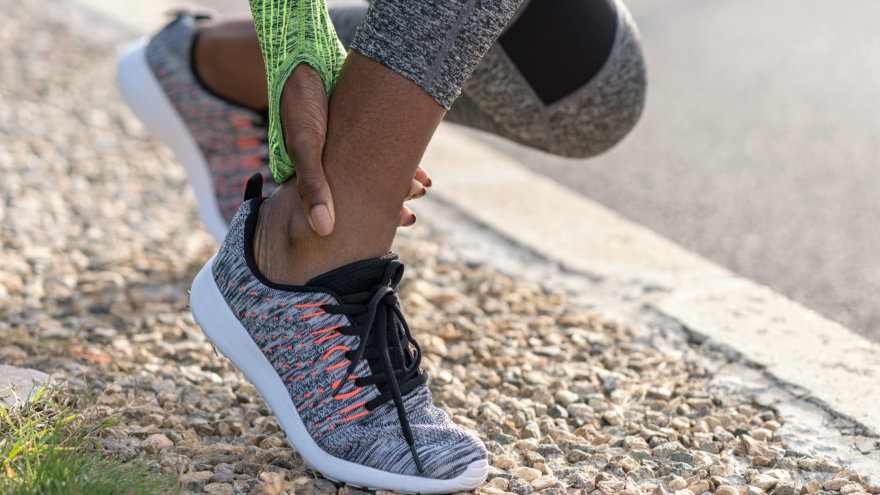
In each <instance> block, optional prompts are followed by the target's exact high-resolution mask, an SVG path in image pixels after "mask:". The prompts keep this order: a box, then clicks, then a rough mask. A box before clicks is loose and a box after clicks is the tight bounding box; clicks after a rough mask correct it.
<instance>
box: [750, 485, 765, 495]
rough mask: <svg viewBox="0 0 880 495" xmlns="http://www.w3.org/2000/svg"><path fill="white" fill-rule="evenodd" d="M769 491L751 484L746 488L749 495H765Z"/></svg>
mask: <svg viewBox="0 0 880 495" xmlns="http://www.w3.org/2000/svg"><path fill="white" fill-rule="evenodd" d="M766 493H767V492H765V491H764V490H762V489H760V488H758V487H757V486H749V487H748V488H746V494H747V495H765V494H766Z"/></svg>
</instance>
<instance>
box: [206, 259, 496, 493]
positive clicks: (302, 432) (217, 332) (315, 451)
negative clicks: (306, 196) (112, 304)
mask: <svg viewBox="0 0 880 495" xmlns="http://www.w3.org/2000/svg"><path fill="white" fill-rule="evenodd" d="M213 264H214V258H211V260H210V261H208V263H207V264H206V265H205V266H204V267H203V268H202V269H201V271H199V274H198V275H196V278H195V280H194V281H193V286H192V292H191V294H190V308H191V309H192V314H193V318H195V320H196V323H198V324H199V326H200V327H202V332H204V334H205V336H207V338H208V340H210V341H211V342H212V343H213V344H214V346H216V347H217V349H218V350H219V351H220V352H221V353H223V355H224V356H226V357H227V358H229V360H230V361H232V364H233V365H235V367H236V368H238V369H239V370H241V372H242V373H243V374H244V376H245V378H247V379H248V381H250V382H251V383H253V384H254V387H255V388H256V389H257V392H259V394H260V395H261V396H262V397H263V399H265V401H266V404H267V405H268V406H269V408H270V409H271V410H272V412H273V413H274V414H275V418H276V419H277V420H278V423H279V424H280V425H281V428H282V429H284V431H285V432H286V433H287V439H288V440H289V441H290V443H291V445H293V447H294V448H295V449H296V450H297V451H298V452H299V454H300V455H301V456H302V458H303V460H304V461H305V462H306V463H308V464H309V465H310V466H312V467H313V468H314V469H315V470H317V471H319V472H320V473H321V474H323V475H324V476H325V477H326V478H328V479H331V480H333V481H338V482H341V483H347V484H349V485H353V486H356V487H358V488H368V489H370V490H380V489H381V490H394V491H397V492H403V493H452V492H458V491H464V490H473V489H474V488H476V487H478V486H480V485H481V484H483V482H484V481H485V480H486V475H487V474H488V471H489V464H488V462H487V461H486V460H482V461H476V462H472V463H471V464H470V465H469V466H468V467H467V469H465V471H464V472H463V473H462V474H460V475H459V476H457V477H455V478H452V479H448V480H435V479H430V478H420V477H418V476H406V475H402V474H395V473H389V472H386V471H381V470H378V469H375V468H371V467H367V466H362V465H360V464H355V463H353V462H349V461H345V460H342V459H339V458H338V457H334V456H332V455H330V454H328V453H327V452H325V451H324V450H323V449H322V448H321V447H320V446H318V444H317V443H315V441H314V440H313V439H312V437H311V435H309V433H308V431H307V430H306V428H305V425H303V423H302V420H301V419H300V417H299V414H298V413H297V412H296V408H295V407H294V405H293V401H292V400H290V394H289V393H288V391H287V387H286V386H285V385H284V382H283V381H282V380H281V377H280V376H278V373H277V372H276V371H275V370H274V369H273V368H272V365H271V364H269V361H267V360H266V358H265V356H263V353H262V352H260V349H259V347H258V346H257V345H256V344H255V343H254V342H253V340H252V339H251V337H250V335H249V334H248V332H247V330H246V329H245V328H244V326H243V325H242V324H241V322H239V320H238V318H236V317H235V314H233V312H232V310H231V309H229V305H228V304H227V303H226V300H225V299H224V298H223V295H222V294H221V293H220V289H219V288H218V287H217V283H216V282H215V281H214V275H213V273H212V270H211V267H212V265H213Z"/></svg>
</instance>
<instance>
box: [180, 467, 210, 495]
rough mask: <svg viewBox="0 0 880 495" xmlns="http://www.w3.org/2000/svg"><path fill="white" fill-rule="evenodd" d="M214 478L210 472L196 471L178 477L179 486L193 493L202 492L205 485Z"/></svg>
mask: <svg viewBox="0 0 880 495" xmlns="http://www.w3.org/2000/svg"><path fill="white" fill-rule="evenodd" d="M212 476H214V473H212V472H211V471H196V472H194V473H186V474H184V475H183V476H181V477H180V484H181V485H183V488H184V489H185V490H191V491H194V492H200V491H203V489H204V487H205V483H206V482H207V481H208V480H209V479H211V477H212Z"/></svg>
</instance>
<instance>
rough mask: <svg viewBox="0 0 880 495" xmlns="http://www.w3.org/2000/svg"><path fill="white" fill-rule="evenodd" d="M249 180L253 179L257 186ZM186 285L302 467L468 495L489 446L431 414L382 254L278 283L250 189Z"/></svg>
mask: <svg viewBox="0 0 880 495" xmlns="http://www.w3.org/2000/svg"><path fill="white" fill-rule="evenodd" d="M255 182H258V181H255ZM252 186H253V185H249V186H248V193H247V194H248V196H247V197H246V201H245V202H244V204H242V205H241V208H240V209H239V211H238V214H237V215H236V216H235V218H234V219H233V220H232V223H231V224H230V227H229V232H228V234H227V236H226V240H225V241H223V244H222V245H221V247H220V251H219V253H217V255H216V256H214V258H212V259H211V260H210V261H209V262H208V264H207V265H205V267H204V268H202V270H201V271H200V272H199V274H198V275H197V276H196V279H195V281H194V282H193V287H192V295H191V298H190V306H191V307H192V313H193V316H194V318H195V320H196V322H197V323H198V324H199V325H200V326H201V327H202V331H203V332H204V333H205V335H206V336H207V337H208V339H209V340H210V341H211V342H213V343H214V345H216V346H217V348H218V349H219V350H220V351H221V352H222V353H223V354H224V355H226V356H227V357H228V358H229V359H230V360H231V361H232V363H233V364H234V365H235V366H236V367H237V368H238V369H240V370H241V371H242V373H244V375H245V377H246V378H247V379H248V380H250V381H251V383H253V384H254V386H255V387H256V389H257V390H258V391H259V392H260V394H261V395H262V396H263V398H264V399H265V400H266V403H267V404H268V405H269V407H270V408H271V409H272V411H273V412H274V413H275V416H276V418H277V420H278V423H279V424H280V425H281V427H282V428H283V429H284V431H285V432H286V433H287V438H288V439H289V440H290V443H291V444H292V445H293V447H294V448H295V449H296V450H297V451H299V453H300V455H301V456H302V458H303V460H304V461H305V462H307V463H308V464H309V465H311V466H312V467H313V468H315V469H316V470H317V471H319V472H320V473H321V474H323V475H324V476H325V477H327V478H329V479H331V480H334V481H340V482H344V483H348V484H351V485H354V486H358V487H366V488H370V489H386V490H395V491H398V492H406V493H448V492H456V491H462V490H470V489H473V488H476V487H477V486H479V485H480V484H482V482H483V481H484V480H485V477H486V474H487V471H488V462H487V454H486V448H485V446H484V445H483V443H482V442H481V441H480V439H479V438H478V437H477V436H476V435H475V434H473V433H471V432H469V431H466V430H464V429H462V428H461V427H459V426H457V425H455V424H454V423H453V422H452V421H451V420H450V419H449V417H448V416H447V415H446V413H444V412H443V411H442V410H440V409H438V408H437V407H434V405H433V403H432V400H431V393H430V392H429V391H428V387H427V385H426V380H427V375H426V373H425V372H424V371H422V370H420V369H419V363H420V361H421V350H420V348H419V346H418V344H417V343H416V341H415V339H414V338H413V336H412V334H411V333H410V330H409V327H408V326H407V324H406V321H405V320H404V317H403V313H402V312H401V309H400V305H399V304H398V297H397V287H398V284H399V282H400V279H401V277H402V276H403V263H401V262H400V261H399V260H398V259H397V256H396V255H394V254H389V255H386V256H383V257H381V258H374V259H367V260H363V261H359V262H356V263H353V264H350V265H347V266H344V267H342V268H339V269H336V270H333V271H331V272H329V273H326V274H324V275H320V276H318V277H315V278H314V279H312V280H310V281H309V282H308V283H307V284H306V285H303V286H284V285H278V284H274V283H272V282H270V281H269V280H267V279H266V278H265V277H264V276H263V275H262V274H261V273H260V272H259V271H258V270H257V267H256V263H255V262H254V255H253V251H252V245H253V236H254V232H255V230H256V225H257V218H258V215H259V209H260V204H261V202H262V200H263V199H262V197H261V192H260V188H259V187H252Z"/></svg>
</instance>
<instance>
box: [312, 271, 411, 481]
mask: <svg viewBox="0 0 880 495" xmlns="http://www.w3.org/2000/svg"><path fill="white" fill-rule="evenodd" d="M402 277H403V263H401V262H400V261H397V260H392V261H391V262H390V263H389V264H388V267H387V268H386V269H385V274H384V276H383V277H382V282H381V283H379V284H378V285H376V286H374V287H373V288H372V289H371V290H369V291H365V292H358V293H354V294H346V295H344V296H340V298H341V299H342V304H335V305H329V304H325V305H324V306H323V309H324V311H326V312H327V313H330V314H344V315H349V316H351V317H352V319H353V320H354V322H355V325H352V326H347V327H341V328H339V329H337V331H338V332H339V333H341V334H343V335H357V336H358V337H360V344H359V345H358V347H357V349H355V350H353V351H348V352H346V353H345V357H346V359H349V360H350V361H351V364H349V366H348V372H347V374H348V375H349V376H350V375H351V374H352V373H354V370H355V367H356V366H357V364H358V363H359V362H360V361H361V360H362V359H367V360H368V362H369V363H370V364H371V370H372V371H373V374H372V375H371V376H367V377H361V378H357V379H355V385H357V386H358V387H362V386H367V385H376V387H377V388H378V389H379V395H378V396H377V397H376V398H374V399H371V400H370V401H368V402H367V403H366V405H365V407H366V409H367V410H372V409H375V408H376V407H379V406H380V405H382V404H384V403H386V402H388V401H394V405H395V407H396V409H397V417H398V418H399V419H400V426H401V429H402V430H403V437H404V438H405V439H406V443H407V445H409V451H410V453H411V454H412V456H413V460H414V461H415V464H416V468H417V469H418V470H419V473H420V474H423V473H424V470H423V468H422V462H421V460H419V455H418V453H417V452H416V448H415V441H414V440H413V434H412V430H411V429H410V426H409V419H408V418H407V415H406V409H405V407H404V404H403V396H404V395H406V394H408V393H410V392H412V391H413V390H415V389H416V388H417V387H418V386H420V385H422V384H424V383H425V382H426V381H427V374H426V373H424V372H422V371H420V370H419V364H420V363H421V361H422V350H421V348H420V347H419V344H418V343H417V342H416V340H415V339H414V338H413V336H412V333H410V330H409V326H408V325H407V324H406V320H405V319H404V317H403V313H402V312H401V310H400V305H399V304H398V298H397V286H398V284H399V283H400V279H401V278H402ZM410 345H412V349H413V350H412V352H410V351H409V346H410ZM377 368H378V370H381V371H378V372H376V371H377Z"/></svg>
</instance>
